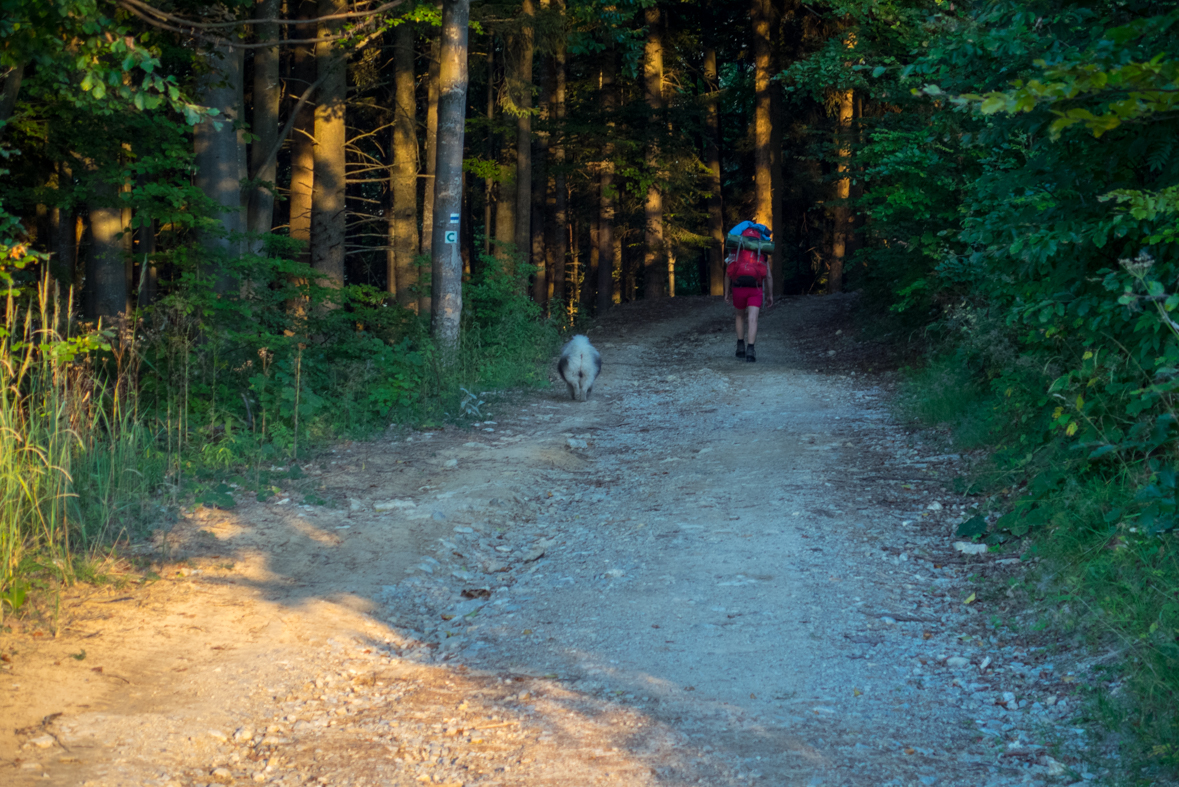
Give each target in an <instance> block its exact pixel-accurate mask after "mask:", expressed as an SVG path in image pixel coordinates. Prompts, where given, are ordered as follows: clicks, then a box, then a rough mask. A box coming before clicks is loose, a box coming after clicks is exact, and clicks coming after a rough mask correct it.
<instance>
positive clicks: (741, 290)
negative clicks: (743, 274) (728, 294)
mask: <svg viewBox="0 0 1179 787" xmlns="http://www.w3.org/2000/svg"><path fill="white" fill-rule="evenodd" d="M733 306H734V308H737V309H744V308H745V307H746V306H756V307H757V308H759V309H760V308H761V287H734V288H733Z"/></svg>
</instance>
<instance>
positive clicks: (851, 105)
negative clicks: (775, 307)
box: [0, 0, 1179, 769]
mask: <svg viewBox="0 0 1179 787" xmlns="http://www.w3.org/2000/svg"><path fill="white" fill-rule="evenodd" d="M0 9H2V13H0V79H2V80H3V90H2V95H0V178H2V180H0V184H2V187H0V200H2V202H0V287H2V288H3V291H4V294H5V296H6V298H5V310H6V314H5V317H6V319H5V323H4V326H3V328H2V329H0V501H2V503H0V511H2V517H3V519H2V521H0V622H2V619H3V615H5V614H13V613H16V612H18V611H19V610H20V608H21V606H22V604H23V603H24V601H25V599H26V597H27V595H28V594H29V593H31V592H36V591H38V590H39V589H44V588H46V587H49V586H51V585H52V584H53V583H58V582H74V581H78V580H86V579H88V578H92V574H93V571H94V569H93V566H94V565H95V561H94V557H95V556H96V555H105V554H110V552H111V550H117V549H118V548H119V547H120V546H121V545H124V544H126V543H127V542H128V540H134V539H135V538H138V537H140V535H141V534H142V533H143V532H144V528H145V527H147V526H148V525H147V523H149V522H150V521H153V519H158V518H159V517H161V516H167V515H168V514H167V512H168V511H171V510H174V509H175V508H176V506H178V505H182V504H184V505H191V504H192V503H193V502H194V501H195V502H196V503H204V504H207V505H221V504H226V505H232V501H233V494H242V493H249V494H257V495H258V496H259V499H263V498H264V497H265V495H267V494H268V493H267V483H266V473H267V472H269V471H265V470H263V469H262V468H264V467H266V466H270V465H271V464H273V463H277V462H279V460H280V459H281V460H282V461H284V462H287V461H291V460H294V459H297V457H298V456H300V452H303V451H307V450H310V448H312V447H314V446H315V445H317V444H322V443H323V441H326V440H330V439H339V438H343V437H363V436H367V435H371V434H373V433H374V432H375V431H376V430H378V429H382V428H385V427H387V426H389V424H390V423H440V422H446V421H448V420H455V419H461V418H463V417H464V416H471V415H473V414H478V413H479V409H480V407H482V406H484V404H485V402H484V397H485V396H489V395H490V394H487V393H485V392H493V391H497V390H503V389H507V388H512V387H520V386H526V385H530V384H536V383H538V382H539V381H540V380H542V379H543V376H544V372H543V364H544V362H545V361H546V359H548V358H549V357H550V356H551V354H552V351H553V349H554V347H555V343H556V341H557V339H558V337H559V335H561V334H562V333H563V332H567V331H569V330H570V329H574V328H577V327H578V326H583V325H585V324H587V321H588V320H591V319H592V318H593V317H595V316H597V315H602V314H604V313H606V312H607V311H609V310H610V309H612V308H614V307H615V306H616V305H618V304H622V303H627V302H633V301H636V300H640V299H658V298H670V297H684V296H709V295H711V296H716V295H719V294H720V293H721V291H722V277H723V238H724V231H725V229H726V228H727V227H730V226H732V225H733V224H735V223H737V222H739V221H742V220H745V219H749V220H754V221H757V222H760V223H763V224H765V225H767V226H769V227H771V228H772V229H773V230H774V234H775V241H776V251H775V254H774V256H773V258H772V263H771V269H772V271H773V282H774V287H775V289H776V291H777V292H776V293H775V295H782V294H786V295H799V294H813V295H818V294H834V293H840V292H843V291H857V292H858V293H859V296H858V297H859V299H860V300H859V303H860V304H861V307H862V308H861V312H862V319H864V320H866V321H869V322H870V323H871V324H873V325H875V326H878V328H876V329H874V330H878V331H879V332H880V333H888V335H890V336H892V337H896V338H895V342H896V343H898V344H902V345H904V346H905V347H906V350H905V352H907V353H908V354H909V356H910V357H912V358H913V359H914V361H913V367H914V368H913V369H911V370H910V371H909V372H908V373H907V375H908V376H907V378H906V379H907V382H906V384H905V389H904V390H905V393H904V397H903V398H905V399H906V401H907V402H908V408H909V411H910V412H911V413H912V414H913V417H914V418H915V419H917V420H918V421H920V422H922V423H925V424H936V425H940V426H941V427H943V428H946V429H948V430H950V431H951V432H952V434H953V436H954V440H955V441H956V442H957V444H958V445H960V446H962V447H963V448H964V450H975V451H980V452H984V453H985V454H986V456H987V457H988V459H987V460H986V462H985V463H983V464H982V465H981V467H982V470H981V471H980V472H979V474H978V476H977V477H974V478H969V479H959V481H958V482H956V483H958V484H959V486H960V487H961V488H960V489H958V490H957V491H959V492H965V493H966V494H969V495H972V496H973V499H975V500H977V508H976V515H975V516H974V517H972V518H971V519H970V520H969V521H968V522H967V523H966V524H964V525H963V529H962V531H961V532H960V534H959V535H961V536H963V537H969V538H974V539H976V540H980V541H984V542H986V543H988V544H989V545H991V546H992V547H994V548H999V549H1010V550H1013V551H1015V552H1017V553H1021V554H1023V555H1025V556H1035V557H1036V558H1038V559H1041V560H1045V561H1048V562H1049V564H1051V565H1054V566H1057V568H1055V569H1054V570H1053V572H1052V573H1051V575H1050V576H1051V582H1050V583H1049V585H1050V587H1051V589H1050V590H1049V591H1046V592H1047V593H1048V594H1049V596H1050V597H1051V599H1052V600H1053V601H1052V604H1051V606H1052V607H1053V608H1054V610H1053V612H1051V613H1050V614H1047V615H1046V618H1045V623H1044V625H1045V627H1046V628H1047V629H1048V630H1050V631H1053V632H1057V633H1059V635H1060V637H1061V641H1065V639H1068V641H1074V640H1075V641H1082V642H1085V643H1086V644H1087V645H1088V646H1091V647H1093V648H1094V649H1095V650H1097V649H1100V650H1103V651H1110V652H1113V653H1115V654H1116V655H1115V656H1114V657H1112V658H1110V659H1109V660H1108V661H1107V663H1106V665H1105V667H1106V668H1108V670H1109V672H1110V681H1109V685H1108V686H1107V687H1105V689H1097V688H1095V689H1094V694H1093V702H1092V704H1091V705H1090V706H1089V710H1088V711H1087V713H1088V714H1089V715H1090V719H1089V720H1096V721H1098V722H1099V723H1103V724H1105V725H1107V726H1108V727H1110V728H1120V729H1124V730H1129V731H1130V733H1131V734H1129V735H1128V736H1127V737H1126V740H1125V742H1124V743H1125V747H1126V751H1128V752H1130V753H1131V754H1132V756H1133V757H1136V758H1138V759H1139V760H1140V761H1141V762H1143V763H1145V764H1146V765H1147V766H1148V767H1151V768H1164V769H1165V768H1174V767H1176V766H1177V765H1179V744H1177V743H1176V741H1179V711H1177V709H1176V708H1177V705H1176V702H1175V700H1176V698H1177V696H1179V557H1177V551H1176V548H1177V547H1179V544H1177V543H1176V537H1177V535H1176V525H1177V523H1179V509H1177V503H1179V499H1177V492H1176V482H1177V478H1176V469H1177V454H1176V451H1177V448H1179V445H1177V438H1179V417H1177V416H1179V414H1177V411H1176V406H1177V403H1176V399H1175V396H1176V392H1177V391H1179V323H1177V322H1176V321H1175V319H1174V318H1173V316H1172V315H1173V312H1174V311H1175V309H1176V307H1179V282H1177V281H1176V279H1177V276H1176V266H1177V263H1179V254H1177V247H1176V241H1179V230H1177V229H1176V220H1177V216H1179V133H1177V132H1179V10H1176V9H1175V8H1174V5H1173V4H1171V3H1164V2H1149V1H1147V0H1118V2H1113V1H1112V0H1101V1H1100V2H1091V3H1084V4H1081V3H1072V2H1067V1H1066V0H1036V1H1034V2H1016V1H1015V0H966V2H947V1H946V0H863V1H862V2H856V1H854V0H848V1H846V2H845V1H844V0H829V1H827V2H820V3H815V4H807V3H804V2H800V1H799V0H780V1H779V2H770V0H748V1H747V2H743V3H737V2H722V1H721V0H685V2H679V3H671V2H666V1H665V0H612V1H611V2H601V1H600V0H502V1H501V0H476V1H475V2H469V0H442V2H441V3H440V4H435V3H433V2H418V0H392V1H391V2H381V1H380V0H220V1H219V2H210V1H207V0H206V1H204V2H202V1H200V0H0ZM126 468H134V470H135V472H133V473H130V472H125V469H126ZM242 468H249V469H248V470H243V469H242ZM231 478H232V479H236V480H230V479H231Z"/></svg>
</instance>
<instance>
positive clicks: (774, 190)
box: [769, 60, 788, 299]
mask: <svg viewBox="0 0 1179 787" xmlns="http://www.w3.org/2000/svg"><path fill="white" fill-rule="evenodd" d="M780 70H781V69H780V68H778V63H777V61H776V60H775V71H780ZM784 126H785V124H784V123H783V122H782V91H781V90H780V89H779V88H778V87H777V86H776V85H773V86H771V87H770V215H771V216H773V217H774V226H776V228H777V230H778V231H777V232H775V234H774V241H775V243H774V253H773V254H771V255H770V260H769V267H770V277H771V278H772V279H773V283H774V298H775V299H777V298H778V297H779V296H780V295H781V294H782V291H783V289H784V287H785V285H786V277H785V276H784V275H782V267H783V264H784V263H785V261H786V241H787V239H788V234H787V232H788V231H787V229H786V222H785V221H782V218H781V217H782V216H783V215H784V214H785V210H786V208H785V201H786V184H785V180H784V178H783V173H782V133H783V127H784Z"/></svg>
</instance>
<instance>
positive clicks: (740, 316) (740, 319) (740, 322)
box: [737, 312, 745, 342]
mask: <svg viewBox="0 0 1179 787" xmlns="http://www.w3.org/2000/svg"><path fill="white" fill-rule="evenodd" d="M744 340H745V313H744V312H737V341H739V342H740V341H744Z"/></svg>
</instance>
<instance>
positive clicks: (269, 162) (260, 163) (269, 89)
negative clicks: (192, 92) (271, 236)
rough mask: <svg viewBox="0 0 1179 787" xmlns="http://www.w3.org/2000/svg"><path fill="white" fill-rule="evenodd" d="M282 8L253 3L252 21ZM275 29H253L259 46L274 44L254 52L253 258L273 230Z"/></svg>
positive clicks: (278, 85) (278, 90) (270, 0)
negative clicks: (265, 43) (253, 18)
mask: <svg viewBox="0 0 1179 787" xmlns="http://www.w3.org/2000/svg"><path fill="white" fill-rule="evenodd" d="M281 8H282V3H281V0H255V4H254V17H255V18H256V19H275V18H277V17H278V15H279V11H280V10H281ZM278 28H279V26H278V23H277V22H266V23H263V24H258V25H254V32H255V35H257V37H258V41H259V42H271V41H273V42H274V43H275V45H274V46H272V47H266V48H264V49H255V50H254V117H253V122H252V123H251V124H250V131H251V132H253V133H254V135H255V139H254V141H253V142H252V143H250V180H251V181H252V182H251V186H250V196H249V211H248V213H247V219H246V224H247V226H248V228H249V231H250V235H251V236H252V237H251V239H250V245H251V250H252V251H253V252H254V253H255V254H260V253H261V252H262V250H263V246H264V243H263V239H262V236H263V235H265V234H267V233H268V232H270V230H271V229H272V228H273V227H274V179H275V176H276V174H277V171H278V166H277V165H278V161H277V159H276V158H275V157H273V156H271V155H270V151H271V150H273V149H274V146H275V145H276V144H277V142H278V132H279V126H278V107H279V104H280V103H281V102H282V82H281V80H280V78H279V76H280V75H279V62H280V58H279V50H278V41H279V29H278Z"/></svg>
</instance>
